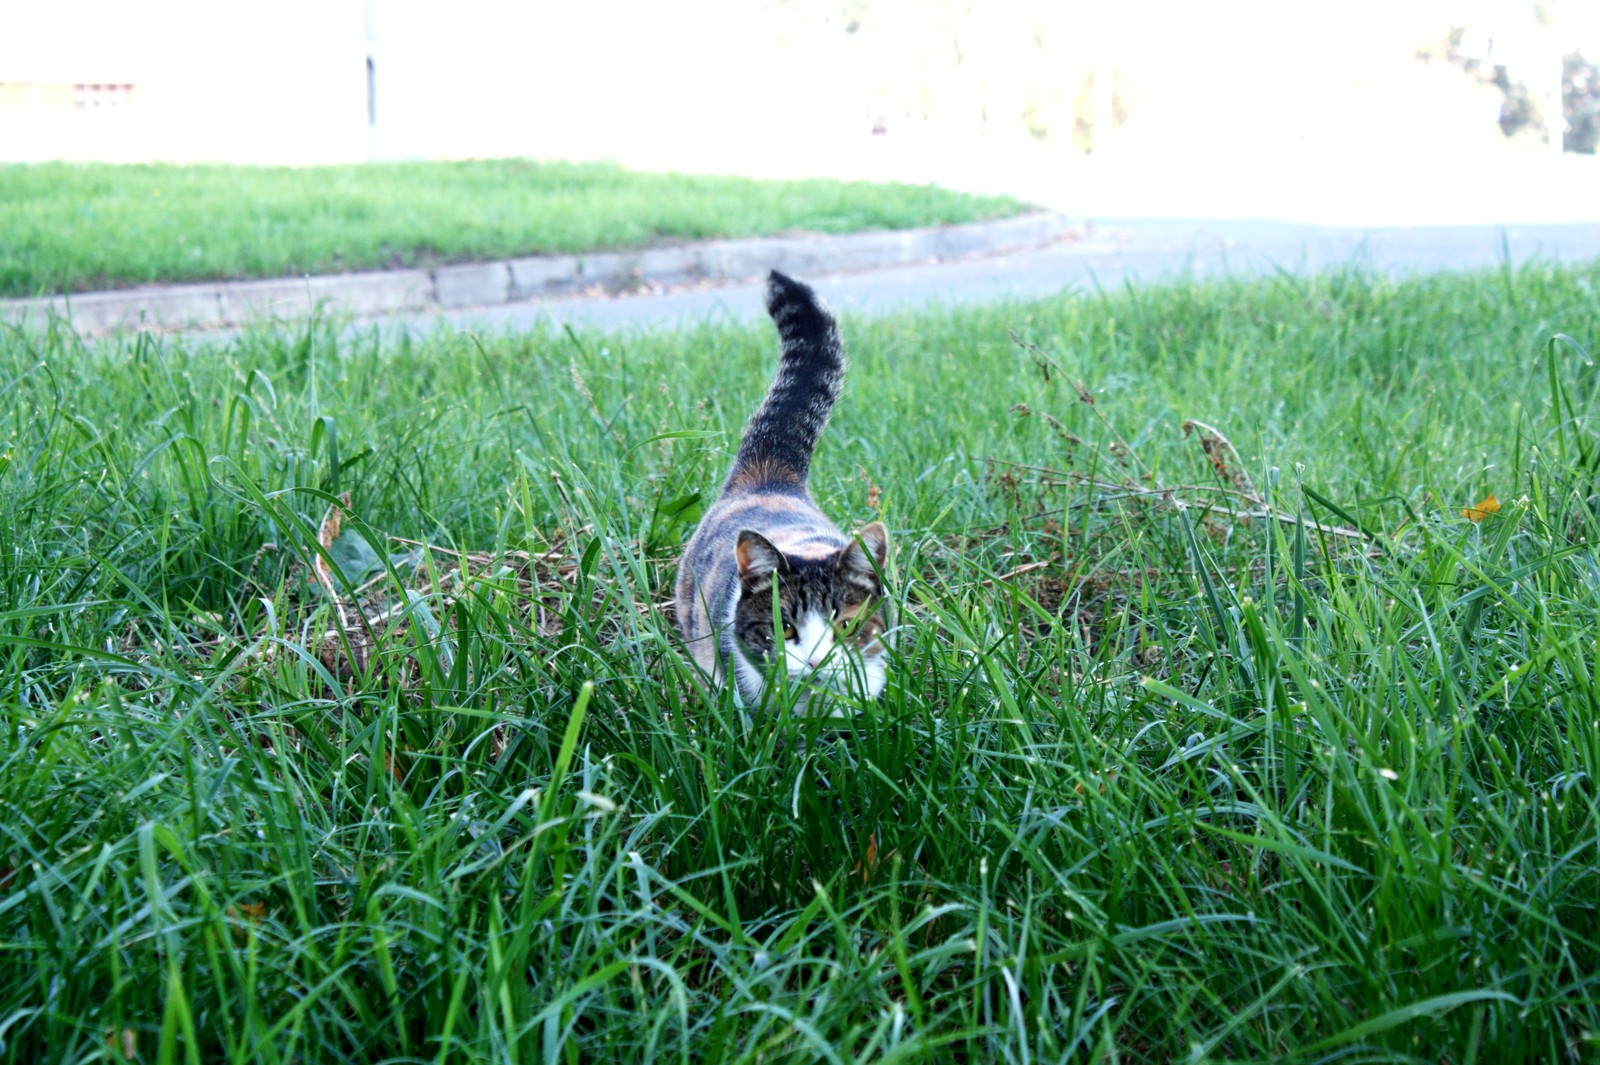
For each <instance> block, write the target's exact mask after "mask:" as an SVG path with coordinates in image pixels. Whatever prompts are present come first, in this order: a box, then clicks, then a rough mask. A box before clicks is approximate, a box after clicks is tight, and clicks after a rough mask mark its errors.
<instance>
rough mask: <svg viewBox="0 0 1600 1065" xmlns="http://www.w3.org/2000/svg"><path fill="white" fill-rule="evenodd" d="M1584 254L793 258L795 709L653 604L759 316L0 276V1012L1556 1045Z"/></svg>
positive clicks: (1598, 858)
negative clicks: (973, 303)
mask: <svg viewBox="0 0 1600 1065" xmlns="http://www.w3.org/2000/svg"><path fill="white" fill-rule="evenodd" d="M1597 287H1600V267H1583V268H1559V269H1558V268H1553V267H1547V266H1540V265H1535V266H1528V267H1523V268H1518V269H1515V270H1511V269H1508V270H1505V271H1501V272H1497V273H1490V274H1485V275H1481V276H1440V277H1432V278H1426V279H1420V280H1412V281H1404V282H1393V281H1389V280H1383V279H1378V278H1375V277H1372V276H1367V275H1362V274H1341V275H1337V276H1332V277H1327V278H1322V279H1316V280H1304V279H1295V278H1290V277H1284V278H1278V279H1274V280H1269V281H1263V282H1257V283H1244V282H1237V283H1215V284H1207V285H1177V286H1172V287H1167V288H1155V289H1140V290H1134V291H1127V292H1120V293H1112V294H1106V295H1102V296H1076V297H1063V298H1061V299H1057V300H1051V301H1044V302H1039V303H1031V304H1019V305H1012V306H1005V307H998V308H991V309H982V310H962V311H960V312H941V311H931V312H929V313H927V314H923V315H919V316H915V317H900V318H894V319H889V320H884V321H878V322H871V323H868V322H862V321H855V320H849V321H847V322H846V323H845V325H846V333H847V337H848V341H849V343H850V345H851V347H852V349H853V352H854V362H853V367H852V370H851V377H850V379H849V382H848V384H847V387H846V394H845V397H844V400H843V403H842V405H841V408H840V410H839V412H838V416H837V417H836V419H835V422H834V424H833V426H832V427H831V428H830V430H829V433H828V435H827V436H826V437H825V439H824V442H823V446H822V450H821V452H820V454H819V457H818V462H817V465H816V467H815V471H814V488H815V492H816V494H817V496H818V497H819V499H820V500H821V501H822V502H823V503H824V504H825V506H826V507H827V509H828V510H829V511H830V512H831V513H833V514H834V515H835V516H836V517H837V518H838V519H839V520H840V521H841V522H844V523H860V522H863V521H866V520H869V519H871V518H872V517H874V516H879V515H881V516H882V517H883V519H884V520H885V521H887V522H888V524H889V525H890V526H891V528H892V529H893V530H894V531H895V536H896V540H895V546H896V552H897V553H896V555H895V558H894V561H893V578H894V579H893V590H894V594H895V597H896V599H897V601H898V602H899V605H900V610H901V615H902V620H903V622H904V629H903V631H902V633H901V638H900V645H899V650H898V652H897V656H896V661H895V666H894V670H893V672H892V674H891V680H890V687H889V689H888V691H887V692H886V693H885V696H884V698H883V699H882V700H881V702H880V703H878V704H877V705H875V706H872V707H868V708H865V709H864V711H863V713H862V714H861V715H860V716H859V717H858V718H856V719H855V720H853V721H851V722H849V723H848V727H845V728H843V729H839V728H830V727H825V726H824V724H823V723H819V722H816V721H810V722H803V721H802V722H796V721H793V720H791V719H788V718H786V717H784V716H783V715H781V714H773V715H768V716H766V717H763V718H761V719H759V720H756V721H753V722H747V721H746V720H745V718H744V717H743V716H742V715H741V714H740V713H739V712H738V711H737V710H736V709H735V708H734V707H732V706H731V705H730V703H729V700H728V698H727V697H726V696H725V695H715V694H708V693H706V692H704V691H703V690H702V689H701V687H700V685H699V684H698V682H697V681H696V679H695V678H694V676H693V675H692V674H691V672H690V671H689V669H688V668H687V667H686V666H685V664H684V660H683V658H682V656H681V655H680V654H679V652H678V650H677V648H676V647H675V645H674V641H673V637H672V634H671V629H670V626H669V625H668V624H667V622H666V621H665V620H664V619H663V618H662V616H661V614H660V612H659V610H658V609H657V604H659V603H660V601H661V600H662V599H663V598H664V597H665V595H666V590H667V589H668V588H669V586H670V580H671V575H672V555H673V551H674V549H675V547H676V545H677V544H678V543H680V542H681V540H682V539H683V538H684V537H685V536H686V534H687V532H688V530H689V528H690V527H691V526H692V523H693V521H694V519H695V516H696V514H697V512H698V509H699V507H700V506H701V505H702V504H703V502H704V495H703V493H704V492H707V491H709V490H711V489H712V488H713V487H714V485H715V484H716V482H717V481H718V479H719V477H720V475H721V470H722V469H723V467H724V465H725V463H726V462H727V460H728V457H729V455H730V453H731V449H732V447H733V445H734V442H735V434H736V433H737V431H738V429H739V428H740V427H741V426H742V424H743V422H744V420H745V418H746V417H747V416H748V414H749V412H750V410H751V409H752V406H753V404H754V403H755V401H756V400H757V398H758V397H759V395H760V393H761V391H762V389H763V388H764V386H765V383H766V381H767V379H768V377H769V375H770V373H771V370H772V367H773V365H774V362H775V342H774V340H773V338H772V337H771V336H770V335H769V331H768V330H766V329H760V330H748V331H746V330H741V329H731V328H706V329H702V330H698V331H691V332H687V333H683V334H668V335H627V336H610V337H605V336H599V335H585V334H578V335H576V336H572V337H569V336H557V335H545V334H539V335H533V336H512V337H500V338H496V337H482V338H479V337H471V336H461V335H454V336H441V337H439V338H436V339H432V340H428V341H417V342H409V343H408V342H402V343H401V344H399V345H398V346H393V347H387V346H380V345H378V344H377V343H376V342H375V341H372V340H366V339H361V338H360V337H351V336H348V335H345V334H341V333H340V332H339V331H338V330H337V329H335V328H332V327H329V326H325V325H314V326H312V327H310V328H308V329H307V330H306V331H303V332H293V331H289V330H287V329H283V328H279V329H275V330H271V331H261V332H256V333H251V334H247V335H245V336H243V337H241V338H239V339H236V340H232V341H229V342H227V343H226V345H224V346H214V345H212V344H208V343H206V342H204V341H198V340H187V339H182V338H168V339H155V338H151V337H148V336H145V337H139V338H137V339H130V340H127V341H123V342H119V343H118V344H117V345H116V346H111V347H95V348H85V347H83V346H81V345H80V344H79V343H78V342H77V341H76V340H75V339H74V338H72V337H71V336H67V335H63V334H60V333H46V334H39V333H18V332H11V333H8V334H6V335H5V338H4V339H3V341H0V382H3V383H4V384H5V386H6V389H7V391H8V393H9V394H10V395H11V396H12V402H11V403H9V404H8V405H7V407H6V408H5V409H4V411H3V412H0V441H3V442H4V443H3V454H4V458H3V459H0V810H3V811H4V814H3V816H0V833H3V836H0V1055H3V1056H4V1057H5V1058H6V1059H8V1060H14V1061H37V1060H47V1059H48V1060H74V1061H76V1060H88V1059H92V1058H93V1057H95V1056H96V1055H100V1056H101V1058H102V1059H111V1060H120V1058H121V1053H122V1049H123V1048H124V1046H131V1047H132V1048H133V1049H135V1050H136V1051H137V1054H138V1057H139V1060H141V1061H177V1060H183V1061H206V1062H213V1061H253V1060H262V1061H284V1062H287V1061H333V1060H369V1061H377V1060H391V1061H458V1062H460V1061H560V1062H574V1061H579V1060H607V1061H609V1060H668V1061H681V1062H689V1061H694V1062H701V1061H732V1060H741V1061H796V1062H801V1061H804V1062H810V1061H816V1060H828V1061H854V1060H873V1061H927V1060H952V1061H1002V1060H1003V1061H1012V1062H1025V1061H1026V1062H1032V1061H1057V1060H1084V1061H1106V1062H1110V1061H1119V1062H1168V1061H1180V1060H1181V1061H1268V1060H1271V1061H1297V1062H1318V1061H1341V1062H1343V1061H1411V1062H1449V1063H1452V1065H1456V1063H1460V1065H1465V1063H1469V1062H1485V1063H1487V1062H1515V1061H1583V1060H1593V1059H1594V1057H1595V1056H1596V1053H1597V1051H1600V1043H1597V1033H1600V913H1597V906H1600V853H1597V839H1600V798H1597V794H1596V778H1597V775H1600V685H1597V682H1596V665H1597V664H1596V657H1597V654H1600V651H1597V643H1596V638H1597V627H1596V626H1597V620H1596V619H1597V618H1600V566H1597V563H1596V561H1595V557H1594V553H1593V550H1592V548H1591V547H1590V540H1591V539H1592V537H1593V536H1594V535H1596V533H1597V529H1596V522H1595V521H1594V520H1593V518H1592V517H1590V516H1589V515H1588V512H1587V509H1586V507H1585V506H1584V505H1583V503H1582V500H1583V499H1584V497H1585V496H1587V495H1588V493H1589V492H1590V491H1591V490H1592V482H1593V475H1594V466H1595V464H1596V461H1597V456H1600V451H1597V447H1600V438H1597V433H1596V430H1597V422H1596V409H1595V400H1594V390H1595V388H1596V384H1597V382H1596V377H1595V374H1594V370H1593V367H1592V366H1590V364H1589V363H1588V361H1587V359H1586V358H1585V357H1583V355H1582V354H1580V352H1579V351H1578V350H1576V348H1575V347H1574V344H1576V345H1582V346H1583V347H1585V348H1587V349H1588V350H1590V351H1593V350H1595V344H1596V342H1597V341H1600V299H1597ZM1013 330H1014V331H1015V332H1016V334H1017V337H1018V339H1019V340H1020V341H1022V344H1015V343H1013V342H1012V341H1011V339H1009V337H1008V333H1009V332H1010V331H1013ZM1556 334H1565V335H1567V336H1569V337H1570V338H1572V341H1573V343H1568V342H1567V341H1563V340H1552V338H1553V337H1554V336H1555V335H1556ZM1028 345H1031V346H1032V347H1029V346H1028ZM1077 382H1082V383H1083V385H1084V387H1085V390H1086V391H1085V392H1084V393H1083V394H1084V395H1087V396H1089V397H1092V399H1093V401H1094V402H1093V403H1092V404H1091V403H1089V402H1087V401H1085V399H1083V398H1081V396H1080V393H1079V391H1078V388H1077V387H1076V383H1077ZM1018 404H1025V405H1026V407H1025V408H1024V409H1018V410H1013V409H1012V408H1014V407H1015V406H1016V405H1018ZM1047 415H1048V417H1046V416H1047ZM1189 418H1193V419H1197V420H1199V421H1201V422H1204V423H1206V424H1208V425H1210V426H1212V427H1214V428H1215V429H1217V430H1219V431H1220V432H1221V433H1223V434H1225V435H1226V436H1227V437H1228V438H1229V439H1230V440H1231V441H1232V444H1233V446H1234V447H1235V448H1237V450H1238V452H1239V455H1240V456H1241V459H1242V461H1240V462H1238V463H1235V462H1233V461H1232V459H1231V457H1230V456H1229V454H1228V452H1227V449H1226V448H1225V447H1222V446H1221V445H1220V444H1218V445H1215V449H1216V453H1217V455H1218V456H1219V458H1220V459H1222V460H1223V471H1222V472H1219V471H1218V469H1217V468H1216V467H1214V466H1213V465H1212V464H1211V463H1209V462H1208V461H1207V460H1206V458H1205V456H1204V455H1203V454H1202V450H1201V447H1200V444H1199V442H1198V438H1197V437H1196V436H1190V437H1188V438H1185V436H1184V435H1183V432H1182V431H1181V425H1182V422H1183V421H1184V419H1189ZM1051 419H1054V421H1053V422H1052V421H1051ZM1240 477H1247V478H1248V481H1243V480H1236V478H1240ZM874 486H876V487H878V488H880V489H881V492H880V493H874V492H873V491H872V489H873V487H874ZM1230 491H1231V492H1232V493H1233V494H1229V492H1230ZM1490 491H1492V492H1493V493H1494V494H1495V495H1496V496H1497V497H1498V499H1499V500H1501V501H1502V502H1503V504H1504V506H1503V508H1502V509H1501V510H1500V511H1499V513H1498V514H1495V515H1492V516H1490V517H1489V518H1487V519H1485V520H1483V521H1482V522H1479V523H1474V522H1470V521H1467V520H1465V519H1464V518H1463V517H1462V516H1461V514H1460V510H1461V509H1462V508H1463V507H1467V506H1469V505H1471V504H1473V503H1475V502H1477V501H1478V500H1480V499H1482V498H1484V497H1485V496H1486V495H1487V493H1488V492H1490ZM345 492H348V493H349V495H350V499H351V507H350V510H351V513H350V515H349V516H347V517H346V519H345V521H344V524H343V528H342V530H341V533H340V535H339V537H338V538H337V539H334V538H333V537H332V536H331V533H332V530H331V529H329V530H327V531H328V533H329V534H330V535H329V537H328V539H329V540H330V542H331V544H332V547H331V549H330V550H328V551H327V552H326V554H324V553H323V552H322V551H321V550H320V549H319V548H318V547H317V546H316V544H317V542H318V541H317V536H318V532H319V527H320V525H321V523H322V521H323V517H324V514H325V513H326V512H327V510H328V507H329V504H330V502H331V501H332V500H334V499H335V498H337V497H338V495H339V494H340V493H345ZM697 493H702V494H701V495H699V496H697ZM1240 493H1244V495H1241V494H1240ZM1250 494H1253V495H1254V496H1256V497H1258V498H1259V502H1255V501H1252V500H1251V499H1248V498H1245V496H1246V495H1250ZM873 502H876V504H877V506H876V507H873V506H871V505H869V504H870V503H873ZM1180 503H1182V504H1187V505H1186V506H1180V505H1179V504H1180ZM1266 508H1270V511H1271V515H1270V516H1266V515H1264V514H1263V515H1258V516H1255V517H1251V518H1248V519H1246V518H1243V517H1239V516H1237V515H1236V514H1230V513H1228V511H1230V510H1232V511H1241V510H1243V511H1262V510H1264V509H1266ZM1280 519H1281V520H1280ZM1355 526H1359V527H1360V528H1361V529H1365V530H1367V531H1368V533H1370V538H1363V537H1361V536H1359V535H1350V530H1351V529H1352V528H1354V527H1355ZM1340 530H1343V531H1340ZM391 535H393V536H401V537H407V538H409V539H411V540H420V541H426V542H427V543H429V544H432V545H435V546H434V548H433V549H431V550H428V551H426V552H418V551H417V550H416V549H414V548H412V547H410V546H408V545H406V544H403V543H399V542H396V541H390V540H388V539H387V537H388V536H391ZM456 551H460V552H481V553H482V554H481V555H475V556H473V557H472V558H470V559H469V565H468V566H467V567H466V573H465V575H463V573H462V571H461V569H460V568H459V567H458V565H457V557H456V556H455V555H453V554H451V553H450V552H456ZM517 552H525V553H526V554H523V555H518V554H516V553H517ZM318 559H323V560H324V562H325V563H326V562H328V561H329V560H331V562H332V563H333V564H335V568H330V569H329V570H328V571H327V572H328V578H327V580H328V583H329V584H331V585H332V587H333V588H334V589H335V591H336V593H337V595H336V596H335V595H331V594H329V593H328V592H327V591H325V590H322V588H321V586H320V585H319V583H318V581H317V580H315V579H314V577H313V574H314V572H315V571H316V568H317V566H316V563H317V560H318ZM385 563H387V566H388V568H384V565H385ZM374 573H375V574H376V575H377V576H376V580H375V581H374V583H372V584H371V585H370V587H367V588H366V589H365V590H359V591H358V590H357V589H355V588H354V587H353V586H354V585H355V584H356V583H357V582H359V581H362V580H365V579H367V575H368V574H374ZM357 601H359V602H361V603H364V604H366V606H367V608H368V610H369V611H370V612H372V613H376V612H377V609H378V608H379V607H380V606H382V607H386V608H388V609H392V611H393V613H391V614H390V615H389V616H387V617H385V618H380V619H378V620H375V621H373V622H371V623H370V626H371V630H372V631H371V634H370V635H369V634H368V632H367V631H366V630H365V629H364V628H363V626H362V623H361V622H359V621H358V620H357V615H356V610H357V607H356V605H355V603H356V602H357ZM341 618H343V621H342V622H341V621H340V619H341ZM341 629H342V634H341ZM329 633H332V635H331V636H328V635H327V634H329Z"/></svg>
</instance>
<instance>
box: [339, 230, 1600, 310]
mask: <svg viewBox="0 0 1600 1065" xmlns="http://www.w3.org/2000/svg"><path fill="white" fill-rule="evenodd" d="M1596 260H1600V224H1596V223H1582V224H1565V225H1563V224H1528V225H1505V226H1501V225H1438V226H1403V227H1402V226H1390V227H1360V226H1327V225H1304V224H1295V223H1286V222H1268V221H1233V220H1203V221H1164V220H1151V219H1101V220H1095V221H1087V222H1085V223H1083V225H1082V227H1081V230H1080V232H1079V233H1078V234H1077V236H1076V239H1073V240H1069V241H1063V242H1060V243H1058V244H1054V245H1051V246H1049V247H1045V248H1039V249H1035V250H1032V251H1026V252H1016V253H1012V254H1006V255H998V256H989V257H983V258H973V259H962V260H955V261H946V262H932V263H927V264H923V265H915V266H902V267H895V268H891V269H887V270H876V271H872V272H868V273H858V274H837V275H831V276H830V275H823V276H815V277H808V278H806V279H805V280H807V281H810V282H812V283H813V284H814V285H815V286H816V287H817V289H818V291H819V292H821V293H822V294H823V296H824V298H826V299H827V300H828V302H829V303H830V304H831V305H832V306H833V307H834V308H836V309H838V310H841V311H846V312H852V313H859V314H871V315H876V314H884V313H889V312H893V311H900V310H914V309H915V308H917V307H919V306H926V305H930V304H933V305H940V306H950V305H959V304H972V303H984V302H995V301H1001V300H1007V299H1031V298H1041V297H1049V296H1054V295H1057V294H1060V293H1062V292H1077V293H1089V292H1094V291H1096V290H1102V289H1112V288H1120V287H1122V286H1125V285H1131V284H1151V283H1161V282H1165V281H1173V280H1181V279H1195V278H1206V277H1217V276H1222V275H1235V276H1261V275H1270V274H1275V273H1285V272H1286V273H1291V274H1307V273H1312V272H1316V271H1327V270H1336V269H1341V268H1345V267H1349V266H1358V267H1361V268H1364V269H1369V270H1373V271H1377V272H1380V273H1384V274H1388V275H1394V276H1402V275H1408V274H1421V273H1432V272H1436V271H1440V270H1473V269H1483V268H1492V267H1497V266H1502V265H1505V264H1508V263H1509V264H1514V265H1516V264H1523V263H1528V262H1568V263H1572V262H1593V261H1596ZM762 317H763V311H762V303H761V285H760V283H759V282H749V283H746V284H736V285H723V286H717V287H707V288H687V289H679V290H675V291H667V292H662V293H642V294H637V295H627V296H614V297H583V296H569V297H562V298H555V299H548V300H536V301H532V302H528V303H521V304H511V305H503V306H496V307H492V308H483V309H480V310H463V311H451V312H427V313H420V314H411V315H403V316H399V317H391V318H384V319H375V320H371V321H368V322H364V323H358V324H357V326H356V328H357V329H360V330H361V331H363V332H370V330H371V328H372V326H373V325H377V326H378V327H379V330H380V332H381V333H384V334H386V335H390V334H398V333H399V332H401V331H405V332H410V333H413V334H427V333H432V332H435V331H437V330H439V329H441V328H445V329H460V330H471V331H478V332H495V333H498V332H514V331H524V330H527V329H531V328H536V327H548V326H550V325H555V326H558V327H559V326H561V325H563V324H567V325H572V326H574V327H582V328H599V329H632V328H662V327H666V328H686V327H692V326H694V325H697V324H701V323H704V322H728V321H735V322H751V321H757V320H760V319H761V318H762Z"/></svg>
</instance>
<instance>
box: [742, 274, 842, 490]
mask: <svg viewBox="0 0 1600 1065" xmlns="http://www.w3.org/2000/svg"><path fill="white" fill-rule="evenodd" d="M767 313H768V314H770V315H771V316H772V321H773V323H774V324H775V325H777V327H778V336H779V338H780V339H781V340H782V341H783V356H782V358H781V360H780V361H779V363H778V376H777V377H776V378H775V379H774V380H773V382H772V387H771V388H770V389H769V390H768V391H767V398H766V399H765V400H763V401H762V403H761V406H760V407H759V408H757V410H756V413H755V416H754V417H752V418H751V419H750V424H749V426H747V427H746V428H745V431H744V441H743V442H742V443H741V444H740V445H739V455H738V457H737V458H735V459H734V461H733V471H732V472H731V473H729V474H728V482H727V484H725V485H724V486H723V491H725V492H726V491H729V490H737V489H753V488H776V487H781V486H783V485H786V484H787V485H795V486H801V487H803V486H804V485H805V483H806V474H807V472H808V471H809V470H810V468H811V453H812V452H813V451H814V450H816V446H817V438H818V437H819V436H821V435H822V430H823V427H824V426H826V425H827V424H828V414H829V413H830V412H831V411H832V410H833V404H834V401H835V400H837V399H838V398H839V389H840V387H841V386H842V385H843V383H844V345H843V344H842V343H841V342H840V340H839V327H838V324H837V323H835V322H834V320H833V315H832V314H830V313H828V310H827V308H826V307H824V306H823V305H822V301H821V300H819V299H818V298H817V294H816V293H815V292H813V291H812V290H811V287H810V286H809V285H804V284H801V283H800V282H799V281H796V280H795V279H794V278H792V277H789V276H787V275H785V274H780V273H779V272H778V271H776V270H774V271H772V273H770V274H769V275H767Z"/></svg>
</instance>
